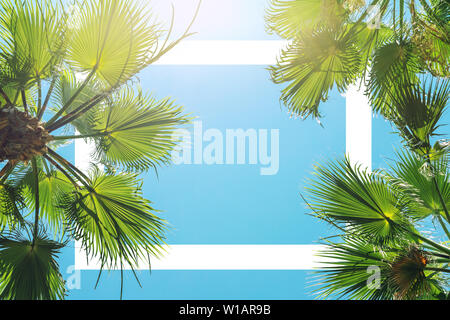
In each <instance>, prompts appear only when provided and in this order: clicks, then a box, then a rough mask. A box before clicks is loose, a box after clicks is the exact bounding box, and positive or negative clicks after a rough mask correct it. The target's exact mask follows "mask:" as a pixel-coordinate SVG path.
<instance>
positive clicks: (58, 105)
mask: <svg viewBox="0 0 450 320" xmlns="http://www.w3.org/2000/svg"><path fill="white" fill-rule="evenodd" d="M83 83H84V81H83V80H81V79H77V77H76V75H75V74H74V72H71V71H70V70H65V71H64V73H62V74H61V76H60V77H59V78H58V79H57V80H56V83H55V89H54V94H53V95H52V100H53V101H52V111H55V112H57V111H58V110H61V109H62V108H63V107H64V106H66V105H68V104H69V101H70V100H71V99H72V97H75V98H74V99H73V100H72V101H71V102H70V106H69V107H68V108H67V109H66V110H65V111H64V112H63V113H62V115H63V116H65V115H67V114H68V113H69V112H72V111H74V110H75V109H77V108H79V107H80V106H82V105H83V104H84V103H85V102H86V101H91V100H92V99H93V98H94V97H95V96H96V95H97V94H98V93H99V92H101V88H99V86H98V84H97V83H96V82H95V81H89V82H88V83H87V84H85V85H84V86H83ZM82 86H83V87H82ZM78 90H81V91H80V92H79V93H78V94H76V93H77V91H78ZM101 107H102V105H101V104H99V105H96V106H95V107H94V108H92V109H90V110H89V111H88V112H86V113H84V114H83V115H82V116H80V117H79V118H76V119H75V120H73V121H72V122H71V123H70V125H71V126H73V127H74V128H75V129H76V130H77V131H78V132H79V133H81V134H89V133H92V132H93V131H92V128H93V127H94V126H95V118H94V115H95V112H96V110H97V109H99V108H101Z"/></svg>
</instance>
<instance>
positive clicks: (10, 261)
mask: <svg viewBox="0 0 450 320" xmlns="http://www.w3.org/2000/svg"><path fill="white" fill-rule="evenodd" d="M141 3H142V2H141ZM0 6H1V8H0V36H1V40H0V162H2V163H3V166H2V167H1V171H0V198H1V203H0V228H1V236H0V298H3V299H61V298H64V296H65V295H66V290H65V285H64V281H63V279H62V276H61V274H60V272H59V268H58V263H57V260H56V258H57V255H58V253H59V251H60V249H61V248H63V247H64V246H65V245H66V244H67V242H68V241H69V240H70V239H76V240H78V241H79V242H80V243H81V245H82V247H83V249H84V250H86V252H87V253H88V256H89V257H90V258H92V257H97V258H99V259H100V261H101V264H102V268H116V267H117V268H122V267H123V266H124V265H125V264H126V265H129V266H131V268H132V269H133V268H134V267H135V266H136V264H137V261H138V260H139V259H149V257H150V254H158V253H159V252H160V246H161V244H163V243H164V231H165V228H166V222H165V221H164V220H163V219H161V218H160V217H158V215H157V212H158V211H156V210H155V209H154V208H153V206H152V204H151V202H150V201H149V200H147V199H145V198H144V196H143V193H142V189H141V182H140V180H139V177H138V174H139V173H140V172H143V171H146V170H148V169H153V168H155V169H156V167H157V166H158V165H161V164H167V163H169V161H170V157H169V155H170V151H171V149H172V148H173V147H174V145H175V144H176V141H175V140H174V139H173V138H172V133H173V131H174V130H175V129H176V128H177V127H179V126H180V125H183V124H185V123H187V122H188V121H189V120H190V118H189V117H187V116H186V115H184V114H183V109H182V107H181V106H179V105H177V104H176V103H175V102H174V101H173V100H171V99H170V98H166V99H163V100H156V99H155V98H152V97H151V96H150V95H149V94H146V93H144V92H142V90H141V89H140V87H139V86H138V85H136V82H133V81H132V80H133V79H134V78H135V76H136V75H137V74H138V73H139V72H140V71H141V70H143V69H144V68H145V67H147V66H149V65H150V64H152V63H153V62H155V61H156V60H158V59H159V58H160V57H161V56H162V55H164V54H165V53H166V52H167V51H169V50H170V49H172V48H173V47H174V46H175V45H176V44H177V43H178V42H180V41H181V40H182V39H184V38H186V37H188V36H189V35H190V33H189V28H190V26H191V25H192V23H191V25H189V27H188V28H187V30H186V32H185V33H184V34H183V35H181V36H180V37H179V38H178V39H176V40H175V41H170V40H169V37H170V33H171V29H172V27H170V29H169V30H168V31H164V30H163V29H162V27H161V25H160V24H159V23H157V22H156V21H155V20H154V19H153V17H152V13H151V12H150V11H149V10H148V8H146V7H145V6H143V5H142V4H139V2H135V1H132V0H95V1H94V0H88V1H83V2H80V3H75V4H74V5H72V6H67V5H62V4H56V3H55V2H54V1H50V0H42V1H32V0H30V1H17V0H2V1H0ZM194 19H195V16H194ZM172 22H173V21H172ZM73 139H86V140H90V141H91V142H92V143H94V144H95V153H94V154H93V157H94V160H95V161H96V163H98V164H100V165H101V166H103V168H104V169H100V168H99V167H94V168H93V169H92V170H91V171H90V172H83V171H81V170H80V169H79V168H77V167H76V166H75V165H74V164H72V163H71V162H70V161H68V160H66V159H65V158H64V157H63V156H62V155H61V154H60V153H58V150H57V149H58V147H59V146H61V145H64V144H65V143H66V142H68V141H72V140H73ZM52 238H53V239H52Z"/></svg>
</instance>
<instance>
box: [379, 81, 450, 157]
mask: <svg viewBox="0 0 450 320" xmlns="http://www.w3.org/2000/svg"><path fill="white" fill-rule="evenodd" d="M449 93H450V82H449V81H448V80H434V79H432V80H430V81H428V83H427V81H421V82H420V83H411V82H410V81H409V79H407V78H406V79H404V80H403V81H402V83H401V85H399V86H397V88H396V91H395V93H392V94H390V96H389V97H390V103H389V106H388V107H387V108H386V110H385V111H383V114H384V116H385V117H386V118H387V119H388V120H390V121H391V122H392V123H393V124H394V125H395V126H396V128H397V130H398V132H399V134H400V135H401V136H402V138H403V139H404V141H405V142H406V143H407V144H408V146H409V147H410V148H411V149H412V150H415V151H417V152H420V153H422V154H428V153H429V152H430V150H431V143H430V139H431V138H432V137H433V136H436V135H438V132H437V130H438V129H439V127H440V125H439V124H438V122H439V120H440V119H441V117H442V115H443V114H444V111H445V110H446V107H447V101H448V98H449Z"/></svg>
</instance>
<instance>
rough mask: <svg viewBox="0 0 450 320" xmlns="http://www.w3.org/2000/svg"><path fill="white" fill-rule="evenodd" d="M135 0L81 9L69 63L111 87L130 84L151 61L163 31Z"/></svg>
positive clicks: (95, 3) (90, 4)
mask: <svg viewBox="0 0 450 320" xmlns="http://www.w3.org/2000/svg"><path fill="white" fill-rule="evenodd" d="M151 21H152V17H151V15H150V13H149V12H148V9H146V8H145V7H143V6H142V4H138V3H137V2H135V1H129V0H109V1H108V0H101V1H90V2H88V3H87V4H86V5H85V6H83V7H81V9H80V12H79V17H78V19H77V22H78V25H77V26H76V27H75V28H74V30H73V37H72V39H71V41H70V44H69V49H68V61H69V62H70V63H71V64H72V66H74V67H75V68H77V69H78V71H81V72H87V73H91V72H93V73H94V74H95V76H96V77H97V78H98V79H100V80H102V81H104V82H105V83H106V84H107V87H110V86H116V85H117V84H119V83H124V82H126V81H127V80H128V79H129V78H130V77H131V76H133V75H134V74H135V73H136V72H138V71H140V70H141V69H142V68H143V67H144V66H146V64H147V63H148V62H149V60H150V57H151V55H152V53H153V51H154V50H155V46H156V43H157V40H158V37H159V36H160V34H161V31H160V30H159V28H158V25H156V24H151Z"/></svg>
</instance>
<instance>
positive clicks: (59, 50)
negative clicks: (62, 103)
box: [1, 0, 66, 79]
mask: <svg viewBox="0 0 450 320" xmlns="http://www.w3.org/2000/svg"><path fill="white" fill-rule="evenodd" d="M2 4H3V7H2V10H5V13H7V14H3V15H2V16H1V17H2V19H1V20H2V21H1V25H2V26H3V29H6V30H7V32H3V35H4V36H6V38H4V39H6V40H7V42H8V43H9V44H10V46H11V48H10V52H13V51H14V52H15V53H16V54H17V56H18V58H19V60H21V61H27V60H28V61H29V62H30V64H31V68H30V70H29V71H30V74H29V76H30V78H33V79H45V78H47V77H48V76H50V74H51V72H52V69H53V68H54V67H55V66H56V65H58V63H59V62H61V59H62V55H63V52H64V45H65V37H66V35H65V32H66V31H65V30H64V27H65V23H64V18H63V17H62V15H61V10H58V9H57V8H55V6H54V5H53V3H52V2H51V1H40V2H37V1H15V0H10V1H3V2H2Z"/></svg>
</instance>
